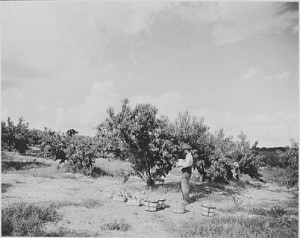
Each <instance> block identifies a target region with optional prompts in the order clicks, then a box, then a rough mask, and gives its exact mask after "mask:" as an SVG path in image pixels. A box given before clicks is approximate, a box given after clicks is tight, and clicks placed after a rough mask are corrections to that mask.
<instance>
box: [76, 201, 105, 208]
mask: <svg viewBox="0 0 300 238" xmlns="http://www.w3.org/2000/svg"><path fill="white" fill-rule="evenodd" d="M80 205H81V206H83V207H86V208H92V207H96V206H102V205H103V203H102V202H101V201H98V200H94V199H87V200H84V201H83V202H82V203H80Z"/></svg>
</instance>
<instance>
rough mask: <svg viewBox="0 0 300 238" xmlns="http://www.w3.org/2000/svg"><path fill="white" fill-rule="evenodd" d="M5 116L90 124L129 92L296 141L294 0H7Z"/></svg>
mask: <svg viewBox="0 0 300 238" xmlns="http://www.w3.org/2000/svg"><path fill="white" fill-rule="evenodd" d="M0 7H1V120H2V121H6V120H7V117H8V116H9V117H11V118H12V119H13V120H14V121H15V122H16V121H17V120H18V118H20V117H23V118H24V119H25V120H26V122H29V127H30V128H37V129H41V130H43V129H44V127H47V128H50V129H52V130H56V131H61V132H66V131H67V130H68V129H71V128H73V129H76V130H78V131H79V133H80V134H83V135H91V136H92V135H95V133H96V131H95V127H96V126H97V125H98V124H100V122H102V121H103V120H105V118H106V117H107V112H106V110H107V109H108V108H109V107H110V106H112V107H114V108H116V110H117V111H118V110H119V108H120V107H121V103H122V99H124V98H128V99H129V101H130V105H132V107H134V106H135V105H136V104H138V103H150V104H152V105H154V106H156V108H157V109H158V110H159V114H160V115H167V116H168V117H169V118H170V120H174V119H175V118H176V117H177V116H178V113H179V112H184V111H188V112H189V113H190V115H192V116H196V117H198V118H201V117H203V118H204V124H205V125H207V126H208V127H209V128H210V131H211V132H212V133H214V132H215V131H217V130H219V129H220V128H223V129H224V130H225V134H226V135H231V136H233V138H234V139H236V138H237V136H238V135H239V134H240V133H241V132H243V133H245V134H246V135H247V139H248V140H249V141H250V143H251V144H254V142H255V141H258V146H259V147H275V146H287V145H290V139H291V138H294V139H296V140H297V141H298V134H299V124H298V116H299V114H298V107H299V104H298V88H299V87H298V63H299V62H298V53H299V37H298V34H299V30H298V27H299V20H298V18H299V17H298V16H299V12H298V3H288V2H284V3H283V2H224V1H221V2H201V1H192V2H180V1H173V2H172V1H140V2H137V1H135V2H133V1H132V2H131V1H118V2H114V1H73V2H71V1H30V2H22V1H19V2H1V3H0Z"/></svg>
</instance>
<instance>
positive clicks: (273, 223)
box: [167, 217, 298, 238]
mask: <svg viewBox="0 0 300 238" xmlns="http://www.w3.org/2000/svg"><path fill="white" fill-rule="evenodd" d="M204 219H205V218H204ZM167 226H168V225H167ZM169 229H170V230H172V231H173V232H175V233H177V234H178V235H179V236H180V237H205V238H223V237H232V238H242V237H247V238H265V237H272V238H293V237H298V220H297V219H287V218H286V219H272V218H270V217H256V218H245V217H236V218H234V217H213V218H206V220H203V219H191V220H190V221H184V222H183V223H181V225H179V226H175V225H172V226H169Z"/></svg>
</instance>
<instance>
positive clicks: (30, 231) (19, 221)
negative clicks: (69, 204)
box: [1, 203, 59, 236]
mask: <svg viewBox="0 0 300 238" xmlns="http://www.w3.org/2000/svg"><path fill="white" fill-rule="evenodd" d="M58 219H59V216H58V214H57V212H56V210H55V208H54V207H53V206H52V205H50V206H48V207H41V206H37V205H34V204H26V203H17V204H13V205H11V206H10V207H6V208H2V216H1V220H2V236H42V235H44V231H43V230H42V227H43V225H44V224H45V223H46V222H55V221H57V220H58Z"/></svg>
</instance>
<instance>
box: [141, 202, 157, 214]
mask: <svg viewBox="0 0 300 238" xmlns="http://www.w3.org/2000/svg"><path fill="white" fill-rule="evenodd" d="M144 206H145V210H146V211H148V212H156V211H157V206H158V202H144Z"/></svg>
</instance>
